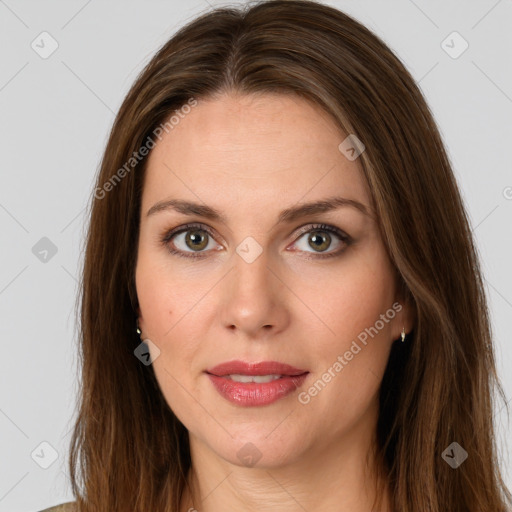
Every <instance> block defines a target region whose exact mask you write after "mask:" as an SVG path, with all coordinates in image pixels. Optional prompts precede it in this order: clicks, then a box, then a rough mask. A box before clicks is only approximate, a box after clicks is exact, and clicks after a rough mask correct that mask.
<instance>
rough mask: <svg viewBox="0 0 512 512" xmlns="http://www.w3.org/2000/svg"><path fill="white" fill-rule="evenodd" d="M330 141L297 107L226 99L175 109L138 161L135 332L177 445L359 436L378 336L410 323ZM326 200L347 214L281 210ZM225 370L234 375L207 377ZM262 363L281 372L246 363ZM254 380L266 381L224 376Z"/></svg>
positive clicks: (377, 362) (280, 457) (305, 449)
mask: <svg viewBox="0 0 512 512" xmlns="http://www.w3.org/2000/svg"><path fill="white" fill-rule="evenodd" d="M187 112H188V109H187ZM346 137H347V135H346V134H342V133H341V132H340V131H339V130H338V129H337V128H336V126H335V125H334V123H333V121H332V120H331V119H330V118H329V117H328V116H327V114H325V113H324V112H323V111H322V110H320V109H319V108H318V107H316V106H313V105H312V104H310V103H308V102H306V101H305V100H303V99H299V98H296V97H294V96H289V95H270V94H268V95H264V96H260V97H255V96H234V95H226V96H223V97H222V98H221V99H215V100H208V101H204V100H201V101H199V102H198V103H197V105H196V106H195V107H192V108H190V112H188V113H187V114H182V116H181V117H179V123H177V124H175V125H174V127H173V128H172V130H168V132H164V134H163V136H162V138H161V140H159V141H158V142H157V143H156V146H155V147H154V149H153V150H152V152H151V153H150V155H149V157H148V158H149V160H148V166H147V175H146V177H145V183H144V190H143V196H142V209H141V223H140V238H139V246H138V258H137V267H136V287H137V294H138V299H139V304H140V311H139V325H140V328H141V331H142V335H143V337H144V338H145V339H146V338H149V340H151V343H150V344H149V346H150V349H151V353H152V356H153V358H154V360H153V368H154V371H155V374H156V377H157V379H158V383H159V385H160V388H161V390H162V393H163V395H164V397H165V399H166V401H167V403H168V405H169V407H170V408H171V409H172V410H173V411H174V413H175V414H176V416H177V417H178V418H179V419H180V421H181V422H182V423H183V424H184V425H185V426H186V428H187V429H188V431H189V433H190V436H191V440H192V441H193V442H195V443H197V445H198V446H201V447H202V448H203V450H207V451H209V452H210V453H215V454H217V455H218V456H220V457H222V458H224V459H225V460H228V461H230V462H232V463H234V464H238V465H254V464H257V465H258V466H261V467H273V466H277V465H284V464H288V463H290V462H293V461H294V460H298V459H300V458H301V457H307V456H311V455H312V454H318V452H319V451H321V450H329V449H331V448H332V446H333V443H337V444H341V443H348V442H350V443H354V442H358V441H357V439H359V438H360V436H368V435H369V434H370V433H371V431H372V430H374V428H375V421H376V418H377V412H378V409H377V403H378V402H377V393H378V389H379V386H380V382H381V379H382V376H383V373H384V370H385V367H386V363H387V359H388V355H389V351H390V348H391V344H392V341H393V340H394V339H396V338H398V337H399V336H400V332H401V329H402V325H405V327H406V331H408V330H409V329H410V327H411V326H410V325H409V323H408V321H407V318H406V309H405V305H404V304H402V303H401V302H400V298H399V297H397V296H396V289H395V279H394V275H393V272H392V267H391V264H390V261H389V259H388V257H387V253H386V251H385V248H384V245H383V242H382V240H381V237H380V234H379V231H378V227H377V224H376V222H375V220H374V219H373V218H372V217H371V215H367V214H365V213H363V211H362V210H367V211H368V212H370V211H371V205H370V195H369V191H368V188H367V186H366V184H365V180H364V177H363V174H362V171H361V168H360V164H359V161H358V158H355V156H353V155H354V152H353V151H350V150H349V151H346V144H347V142H345V145H344V146H342V150H340V149H339V147H338V146H339V145H340V144H341V143H342V142H343V141H344V140H345V139H346ZM344 148H345V149H344ZM334 198H345V199H350V200H351V201H354V202H357V203H359V204H360V205H361V207H360V208H361V209H360V208H358V207H354V206H351V205H350V204H345V205H341V206H337V207H334V208H327V207H326V208H324V211H322V208H319V207H311V208H310V209H301V210H298V211H297V212H296V213H293V212H294V211H295V209H297V208H301V207H303V206H304V205H305V204H306V203H307V204H310V203H320V204H321V202H322V201H327V200H329V201H332V200H333V199H334ZM171 200H172V201H179V202H180V204H179V205H178V206H176V207H175V208H173V207H171V206H168V207H164V206H165V205H162V204H161V205H160V206H161V207H159V208H153V207H154V206H155V205H156V204H157V203H161V202H166V201H171ZM185 202H186V203H187V204H188V203H194V204H196V205H197V206H195V207H191V206H190V205H188V206H187V205H185ZM176 204H177V203H176ZM340 204H341V203H340ZM152 208H153V211H152V213H150V214H149V215H148V211H149V210H150V209H152ZM213 211H215V212H217V213H218V215H219V216H218V217H214V216H213V215H212V212H213ZM187 212H188V213H187ZM190 224H191V225H192V226H188V227H186V226H187V225H190ZM320 225H324V226H323V227H320ZM178 228H179V229H178ZM171 230H175V231H180V232H179V233H176V234H174V235H173V236H170V237H167V240H166V241H164V239H165V238H166V235H167V234H168V233H169V232H170V231H171ZM337 231H338V233H337ZM345 237H348V238H345ZM171 251H176V252H171ZM402 306H403V308H402ZM401 308H402V309H401ZM155 347H157V348H158V350H156V348H155ZM235 360H237V361H242V362H244V363H247V365H246V366H244V365H242V366H241V367H235V368H224V371H222V368H221V369H218V370H216V369H215V368H214V367H215V366H217V365H219V364H221V363H226V362H233V361H235ZM269 361H270V362H278V363H282V364H286V365H290V366H291V367H293V368H294V369H295V370H293V369H290V368H288V369H284V368H282V367H279V366H275V367H273V366H272V365H269V366H267V367H265V366H261V367H260V368H259V370H260V371H259V372H258V371H256V369H255V368H254V367H251V366H250V363H261V362H269ZM208 372H210V373H208ZM213 373H216V374H218V375H217V377H213V376H212V374H213ZM225 374H228V375H229V374H231V375H232V374H244V375H245V377H241V378H240V377H237V376H235V377H234V379H233V378H231V377H229V376H226V375H225ZM254 374H260V375H261V374H264V375H272V376H269V377H267V378H265V377H263V378H261V377H260V378H259V379H256V380H260V381H269V382H259V383H258V382H247V383H244V382H237V381H240V380H253V379H251V377H250V375H254ZM299 374H302V376H299ZM223 375H224V376H223ZM278 375H281V376H280V377H278ZM297 386H298V387H297ZM354 427H358V428H356V429H355V428H354Z"/></svg>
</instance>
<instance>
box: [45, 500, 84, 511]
mask: <svg viewBox="0 0 512 512" xmlns="http://www.w3.org/2000/svg"><path fill="white" fill-rule="evenodd" d="M75 503H76V502H75V501H68V502H67V503H61V504H60V505H55V506H53V507H50V508H45V509H44V510H41V511H40V512H75V511H76V506H75Z"/></svg>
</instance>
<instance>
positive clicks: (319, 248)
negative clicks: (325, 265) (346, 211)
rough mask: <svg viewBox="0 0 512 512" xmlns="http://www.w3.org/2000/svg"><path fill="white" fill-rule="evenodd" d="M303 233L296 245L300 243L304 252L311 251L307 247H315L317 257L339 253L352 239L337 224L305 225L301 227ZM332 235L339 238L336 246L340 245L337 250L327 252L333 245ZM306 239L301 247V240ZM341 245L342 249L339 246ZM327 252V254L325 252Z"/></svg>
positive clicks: (326, 256)
mask: <svg viewBox="0 0 512 512" xmlns="http://www.w3.org/2000/svg"><path fill="white" fill-rule="evenodd" d="M299 233H300V234H302V235H308V236H307V237H306V236H300V237H299V239H298V242H295V243H294V245H297V244H298V245H299V249H300V250H301V251H304V252H309V251H308V250H307V249H309V248H313V249H314V251H313V252H314V253H316V254H315V256H314V257H315V258H328V257H331V256H337V255H339V254H340V253H341V252H342V251H343V249H344V247H345V246H347V245H349V244H350V242H351V241H352V239H351V238H350V237H349V236H348V235H347V234H346V233H344V232H343V231H341V229H338V228H337V227H335V226H329V225H326V224H315V225H312V226H311V225H310V226H305V227H304V228H301V230H300V231H299ZM332 235H334V237H335V238H337V239H338V242H337V244H336V247H338V249H337V250H335V251H330V252H326V251H327V250H328V249H329V248H330V247H331V245H332V239H333V237H332ZM301 239H304V243H302V247H300V243H299V242H300V241H301ZM340 246H341V249H339V247H340ZM323 253H326V254H323Z"/></svg>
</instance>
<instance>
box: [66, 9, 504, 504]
mask: <svg viewBox="0 0 512 512" xmlns="http://www.w3.org/2000/svg"><path fill="white" fill-rule="evenodd" d="M223 92H224V93H225V92H240V93H243V94H252V93H265V92H277V93H283V94H298V95H300V96H301V97H303V98H305V99H307V100H309V101H313V102H315V103H316V104H318V105H320V106H321V107H322V108H323V109H324V110H325V111H326V112H327V113H329V114H330V115H331V116H332V119H333V121H334V122H335V123H336V124H337V125H338V126H339V127H340V129H341V130H343V132H345V133H346V134H356V135H357V137H358V138H359V139H360V140H361V141H363V143H364V145H365V147H366V150H365V151H364V152H363V153H362V154H361V156H360V162H361V166H362V168H363V171H364V175H365V178H366V180H367V182H368V184H369V187H370V190H371V194H372V201H373V205H374V208H375V210H376V212H377V214H378V222H379V225H380V229H381V233H382V238H383V242H384V244H385V247H386V250H387V251H388V253H389V256H390V259H391V261H392V263H393V265H394V267H395V268H396V271H397V275H398V276H399V278H400V283H401V286H402V288H403V291H404V295H405V296H406V298H407V300H408V301H409V302H410V303H411V304H412V305H413V308H414V312H415V317H416V323H415V326H414V329H413V331H412V332H411V333H410V335H409V336H408V340H407V343H406V344H404V346H402V344H400V343H397V344H394V346H393V348H392V350H391V354H390V358H389V362H388V366H387V369H386V373H385V375H384V378H383V381H382V385H381V391H380V414H379V420H378V426H377V431H376V439H377V441H378V442H377V445H378V455H379V457H380V460H381V461H382V462H383V467H385V471H386V477H387V479H388V482H389V485H390V491H391V495H392V506H393V510H396V511H400V512H419V511H422V512H423V511H429V512H441V511H445V510H449V511H450V512H458V511H459V512H477V511H478V512H498V511H499V512H504V511H505V510H506V508H505V507H506V506H508V504H510V503H511V502H512V496H511V495H510V493H509V491H508V490H507V488H506V486H505V484H504V482H503V480H502V476H501V473H500V467H499V460H498V453H497V446H496V438H495V433H494V428H495V426H494V420H493V398H494V392H495V391H498V392H499V395H500V397H501V398H502V399H503V401H505V400H504V398H505V396H504V393H503V389H502V387H501V384H500V382H499V380H498V376H497V372H496V366H495V358H494V352H493V350H494V349H493V345H492V333H491V328H490V321H489V313H488V308H487V303H486V296H485V294H484V287H483V283H482V274H481V270H480V266H479V261H478V254H477V251H476V248H475V245H474V241H473V239H472V233H471V228H470V225H469V221H468V216H467V214H466V211H465V207H464V204H463V201H462V199H461V196H460V194H459V190H458V187H457V183H456V180H455V178H454V175H453V171H452V168H451V164H450V162H449V159H448V157H447V154H446V152H445V149H444V146H443V141H442V139H441V136H440V133H439V131H438V129H437V127H436V124H435V122H434V120H433V116H432V113H431V111H430V110H429V107H428V106H427V104H426V102H425V100H424V98H423V96H422V94H421V92H420V90H419V88H418V86H417V85H416V84H415V81H414V79H413V78H412V77H411V75H410V74H409V73H408V71H407V70H406V69H405V68H404V66H403V64H402V63H401V62H400V60H399V59H398V58H397V57H396V56H395V55H394V53H393V52H392V51H391V50H390V49H389V48H388V47H387V46H386V44H385V43H384V42H383V41H382V40H381V39H380V38H378V37H377V36H376V35H374V34H373V33H371V32H370V31H369V30H368V29H367V28H365V27H364V26H363V25H362V24H360V23H359V22H357V21H356V20H354V19H353V18H351V17H350V16H348V15H346V14H344V13H343V12H340V11H339V10H337V9H334V8H332V7H328V6H326V5H322V4H320V3H317V2H313V1H301V0H289V1H286V0H274V1H264V2H259V3H256V4H254V5H246V6H243V7H240V8H232V7H230V8H217V9H215V10H212V11H210V12H207V13H205V14H202V15H201V16H199V17H197V18H196V19H195V20H193V21H192V22H190V23H189V24H187V25H186V26H185V27H183V28H182V29H181V30H179V31H178V32H177V33H176V34H175V35H174V36H173V37H172V38H171V39H170V40H169V41H168V42H167V43H166V44H164V45H163V46H162V48H161V49H160V50H159V51H158V52H157V53H156V55H155V56H154V57H153V58H152V60H151V61H150V62H149V63H148V64H147V66H146V67H145V68H144V69H143V71H142V72H141V73H140V75H139V76H138V78H137V80H136V81H135V83H134V85H133V86H132V88H131V89H130V91H129V92H128V94H127V96H126V98H125V100H124V102H123V104H122V106H121V108H120V110H119V113H118V115H117V117H116V120H115V122H114V125H113V128H112V131H111V133H110V136H109V139H108V142H107V145H106V148H105V152H104V156H103V160H102V163H101V168H100V171H99V174H98V177H97V182H96V188H95V190H94V193H93V194H92V196H91V201H90V212H89V213H90V225H89V227H88V232H87V237H86V247H85V258H84V266H83V273H82V279H81V293H80V299H81V304H80V307H79V308H78V309H79V311H78V312H79V315H80V330H79V334H80V336H79V359H80V368H79V370H80V374H81V382H80V392H79V393H80V394H79V404H78V414H77V418H76V422H75V424H74V430H73V435H72V440H71V457H70V461H69V468H70V474H71V480H72V489H73V492H74V494H75V497H76V500H77V509H78V510H79V511H80V512H86V511H87V512H89V511H90V512H114V511H122V512H127V511H131V512H136V511H140V512H146V511H148V510H152V511H169V512H171V511H172V512H178V511H179V506H180V499H181V497H182V494H183V491H184V489H185V486H186V485H187V474H188V471H189V469H190V468H191V460H190V452H189V445H188V432H187V430H186V428H185V427H184V425H183V424H182V423H181V422H180V421H179V420H178V419H177V418H176V417H175V415H174V414H173V412H172V411H171V410H170V408H169V407H168V405H167V403H166V401H165V399H164V397H163V395H162V393H161V391H160V389H159V386H158V383H157V381H156V378H155V374H154V371H153V368H152V366H151V365H148V366H146V365H144V364H142V363H141V361H140V360H139V359H138V358H137V357H135V355H134V350H135V349H136V348H137V346H138V345H139V344H140V339H139V336H138V334H137V332H136V330H135V327H136V324H135V319H136V311H137V307H138V302H137V293H136V288H135V280H134V274H135V265H136V259H137V254H136V253H137V251H136V248H137V246H138V231H139V221H140V217H139V215H140V205H141V193H142V187H143V180H144V172H145V166H146V162H147V158H144V157H142V158H141V157H140V155H141V154H142V153H144V152H143V151H141V148H142V147H149V142H148V141H149V140H152V141H154V139H155V138H156V136H155V134H157V133H161V131H160V132H158V127H159V126H165V129H166V130H169V129H171V126H172V123H170V122H169V120H170V119H171V116H173V115H176V116H177V115H178V114H179V112H180V110H179V109H183V106H184V105H187V104H189V105H191V104H193V101H197V100H200V99H201V98H208V97H210V98H211V97H214V96H215V95H216V94H219V93H223ZM181 115H182V114H181ZM166 122H167V124H165V123H166ZM122 169H124V171H122ZM453 442H457V443H458V444H459V445H460V446H461V447H462V448H463V449H464V450H466V451H467V453H468V457H467V459H466V460H465V461H464V462H463V463H462V464H461V465H460V466H459V467H458V468H457V469H454V468H452V467H450V465H449V464H448V463H447V462H445V460H443V456H442V455H443V452H444V451H445V449H446V448H448V447H449V446H450V445H451V444H452V443H453ZM333 478H335V475H333Z"/></svg>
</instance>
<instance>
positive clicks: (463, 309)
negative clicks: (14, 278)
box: [63, 0, 512, 512]
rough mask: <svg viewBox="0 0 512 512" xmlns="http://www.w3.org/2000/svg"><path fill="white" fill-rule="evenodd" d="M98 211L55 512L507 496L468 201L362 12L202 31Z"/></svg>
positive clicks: (144, 121)
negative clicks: (69, 499) (64, 497)
mask: <svg viewBox="0 0 512 512" xmlns="http://www.w3.org/2000/svg"><path fill="white" fill-rule="evenodd" d="M91 206H92V209H91V212H90V214H91V221H90V227H89V231H88V237H87V247H86V253H85V262H84V269H83V279H82V294H81V340H80V341H81V359H82V383H81V396H80V404H79V405H80V409H79V415H78V418H77V420H76V425H75V430H74V433H73V439H72V446H71V448H72V450H71V459H70V470H71V476H72V486H73V491H74V494H75V495H76V498H77V500H76V502H73V503H71V504H67V505H65V506H64V508H63V510H68V509H69V510H76V511H80V512H84V511H87V512H89V511H91V512H92V511H95V512H98V511H110V512H112V511H126V510H130V511H148V510H152V511H164V510H166V511H173V512H185V511H193V510H197V511H201V512H203V511H204V512H209V511H218V510H244V511H256V510H257V511H270V510H281V511H299V510H308V511H316V510H322V511H336V512H340V511H341V512H346V511H351V512H363V511H364V512H366V511H379V512H392V511H400V512H419V511H430V512H441V511H448V510H450V511H451V512H454V511H460V512H462V511H464V512H468V511H471V512H473V511H474V512H476V511H479V512H482V511H486V512H491V511H492V512H496V511H500V512H504V511H505V510H506V508H507V507H508V506H509V505H510V504H511V502H512V497H511V495H510V493H509V491H508V490H507V489H506V486H505V484H504V482H503V479H502V476H501V474H500V470H499V464H498V462H499V461H498V454H497V448H496V445H495V439H494V425H493V422H492V397H493V392H494V391H495V390H497V391H499V393H500V396H501V397H502V398H503V391H502V388H501V386H500V383H499V381H498V378H497V374H496V367H495V361H494V352H493V346H492V339H491V333H490V325H489V318H488V311H487V305H486V297H485V294H484V288H483V284H482V274H481V270H480V267H479V262H478V257H477V253H476V249H475V246H474V242H473V239H472V234H471V228H470V226H469V222H468V217H467V214H466V211H465V207H464V205H463V202H462V200H461V196H460V193H459V191H458V187H457V183H456V180H455V178H454V175H453V172H452V169H451V165H450V162H449V160H448V158H447V155H446V152H445V149H444V147H443V142H442V139H441V137H440V134H439V131H438V129H437V127H436V125H435V122H434V120H433V117H432V114H431V112H430V110H429V108H428V106H427V105H426V103H425V100H424V98H423V97H422V95H421V93H420V91H419V89H418V87H417V86H416V84H415V83H414V80H413V78H412V77H411V75H410V74H409V73H408V72H407V71H406V69H405V68H404V66H403V65H402V64H401V62H400V61H399V60H398V59H397V57H396V56H395V55H394V54H393V53H392V52H391V50H390V49H389V48H388V47H387V46H386V45H385V44H384V43H383V42H382V41H381V40H380V39H379V38H378V37H377V36H375V35H374V34H372V33H371V32H369V31H368V29H366V28H365V27H364V26H362V25H361V24H360V23H358V22H357V21H355V20H354V19H352V18H351V17H349V16H347V15H346V14H344V13H342V12H340V11H338V10H336V9H334V8H331V7H328V6H325V5H322V4H319V3H315V2H309V1H298V0H297V1H295V0H292V1H281V0H277V1H268V2H263V3H258V4H256V5H253V6H251V7H247V8H245V9H244V8H240V9H235V8H223V9H216V10H214V11H211V12H209V13H207V14H205V15H202V16H201V17H199V18H197V19H196V20H194V21H192V22H191V23H190V24H188V25H187V26H186V27H184V28H183V29H181V30H180V31H179V32H178V33H177V34H176V35H175V36H174V37H173V38H172V39H171V40H170V41H169V42H168V43H166V44H165V45H164V46H163V47H162V48H161V49H160V51H159V52H158V53H157V54H156V56H155V57H154V58H153V59H152V60H151V62H150V63H149V64H148V65H147V66H146V68H145V69H144V70H143V72H142V73H141V74H140V76H139V77H138V79H137V81H136V83H135V84H134V85H133V87H132V88H131V90H130V91H129V93H128V95H127V97H126V99H125V101H124V103H123V105H122V107H121V109H120V112H119V114H118V116H117V119H116V121H115V124H114V127H113V129H112V132H111V134H110V138H109V141H108V144H107V147H106V151H105V155H104V158H103V162H102V166H101V170H100V173H99V176H98V179H97V186H96V188H95V191H94V197H93V198H92V204H91Z"/></svg>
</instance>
